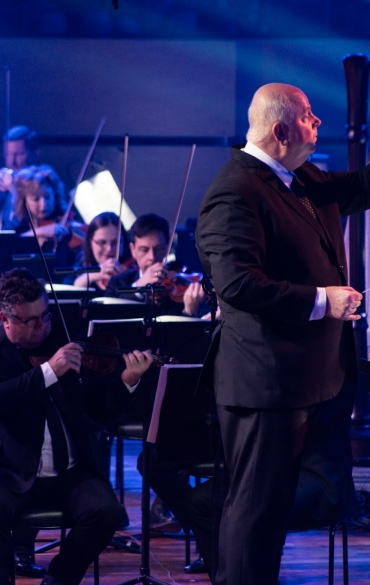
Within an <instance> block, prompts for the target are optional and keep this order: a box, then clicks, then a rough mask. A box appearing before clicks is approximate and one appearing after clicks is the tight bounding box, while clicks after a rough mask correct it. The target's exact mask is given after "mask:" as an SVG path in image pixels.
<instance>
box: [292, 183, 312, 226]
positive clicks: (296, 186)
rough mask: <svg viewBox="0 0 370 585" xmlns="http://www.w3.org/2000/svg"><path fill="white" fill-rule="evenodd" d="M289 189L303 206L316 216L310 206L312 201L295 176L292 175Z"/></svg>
mask: <svg viewBox="0 0 370 585" xmlns="http://www.w3.org/2000/svg"><path fill="white" fill-rule="evenodd" d="M290 188H291V190H292V191H293V193H294V195H296V196H297V197H298V199H299V200H300V202H301V203H302V204H303V205H304V206H305V208H306V209H307V210H308V211H309V212H310V214H311V215H312V216H313V217H314V218H315V219H317V218H316V213H315V210H314V208H313V207H312V203H311V201H310V200H309V198H308V197H307V195H306V189H305V187H304V186H303V185H301V183H299V182H298V181H297V177H296V176H295V175H294V176H293V181H292V183H291V185H290Z"/></svg>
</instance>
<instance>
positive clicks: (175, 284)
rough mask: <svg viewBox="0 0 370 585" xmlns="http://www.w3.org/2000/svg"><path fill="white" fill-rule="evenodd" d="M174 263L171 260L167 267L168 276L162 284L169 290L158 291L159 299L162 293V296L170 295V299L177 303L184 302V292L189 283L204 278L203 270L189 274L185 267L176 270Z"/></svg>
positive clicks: (166, 273)
mask: <svg viewBox="0 0 370 585" xmlns="http://www.w3.org/2000/svg"><path fill="white" fill-rule="evenodd" d="M174 264H176V263H175V262H170V263H169V264H167V266H166V267H165V275H166V276H165V278H164V280H163V281H162V283H161V284H163V285H164V286H165V287H166V289H167V290H166V291H165V292H164V293H157V294H158V301H159V299H160V295H162V297H163V296H169V297H170V299H171V300H172V301H174V302H175V303H183V302H184V294H185V292H186V290H187V289H188V287H189V285H190V284H192V283H194V282H200V281H201V280H202V278H203V274H202V273H201V272H190V273H189V274H188V273H186V272H184V270H185V269H186V268H185V267H183V266H181V270H179V269H177V270H176V268H174V267H173V265H174Z"/></svg>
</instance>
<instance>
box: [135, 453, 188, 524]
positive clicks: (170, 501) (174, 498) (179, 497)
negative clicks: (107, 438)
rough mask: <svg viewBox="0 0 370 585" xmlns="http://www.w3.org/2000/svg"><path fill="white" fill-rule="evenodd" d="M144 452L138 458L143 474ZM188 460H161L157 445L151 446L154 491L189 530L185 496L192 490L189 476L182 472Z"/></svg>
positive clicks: (151, 483) (152, 486) (151, 473)
mask: <svg viewBox="0 0 370 585" xmlns="http://www.w3.org/2000/svg"><path fill="white" fill-rule="evenodd" d="M142 455H143V454H142V453H141V454H140V455H139V459H138V466H137V468H138V470H139V471H140V473H141V474H142V472H143V462H142V459H143V457H142ZM188 463H189V462H187V461H160V460H159V459H158V457H157V452H156V449H155V445H150V446H149V484H150V487H151V488H152V489H153V490H154V492H155V493H156V494H157V496H159V497H160V498H161V500H163V501H164V503H165V504H166V506H168V508H169V509H170V510H171V512H172V514H173V515H174V516H175V517H176V519H177V520H178V521H179V522H180V524H181V526H182V527H183V529H184V530H189V528H190V526H189V522H188V517H187V512H186V505H185V497H186V494H187V493H188V492H189V491H191V490H192V487H191V486H190V484H189V479H188V477H187V476H185V475H182V474H181V470H182V469H186V467H187V465H188Z"/></svg>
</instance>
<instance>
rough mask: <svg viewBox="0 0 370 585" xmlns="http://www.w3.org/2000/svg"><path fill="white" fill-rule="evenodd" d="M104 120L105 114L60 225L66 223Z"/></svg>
mask: <svg viewBox="0 0 370 585" xmlns="http://www.w3.org/2000/svg"><path fill="white" fill-rule="evenodd" d="M106 121H107V116H103V118H102V119H101V121H100V124H99V126H98V128H97V130H96V132H95V136H94V140H93V141H92V144H91V146H90V148H89V151H88V153H87V155H86V158H85V161H84V164H83V165H82V167H81V170H80V174H79V175H78V178H77V181H76V185H75V188H74V192H73V195H72V196H71V198H70V200H69V203H68V207H67V209H66V211H65V213H64V215H63V217H62V219H61V220H60V224H61V225H66V223H67V221H68V218H69V214H70V213H71V209H72V207H73V204H74V201H75V198H76V192H77V187H78V186H79V184H80V183H81V181H82V179H83V178H84V176H85V173H86V169H87V167H88V164H89V162H90V159H91V157H92V155H93V152H94V150H95V147H96V143H97V142H98V140H99V137H100V134H101V133H102V131H103V128H104V124H105V123H106Z"/></svg>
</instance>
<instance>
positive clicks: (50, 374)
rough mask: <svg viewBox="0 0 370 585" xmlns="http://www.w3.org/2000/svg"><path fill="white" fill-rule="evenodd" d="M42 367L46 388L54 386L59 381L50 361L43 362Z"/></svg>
mask: <svg viewBox="0 0 370 585" xmlns="http://www.w3.org/2000/svg"><path fill="white" fill-rule="evenodd" d="M40 367H41V370H42V373H43V376H44V382H45V388H49V386H52V385H53V384H55V383H56V382H58V378H57V377H56V375H55V372H54V370H53V368H52V367H51V365H50V364H49V362H45V363H44V364H41V366H40Z"/></svg>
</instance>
